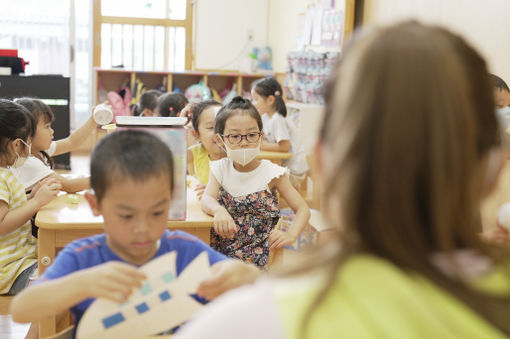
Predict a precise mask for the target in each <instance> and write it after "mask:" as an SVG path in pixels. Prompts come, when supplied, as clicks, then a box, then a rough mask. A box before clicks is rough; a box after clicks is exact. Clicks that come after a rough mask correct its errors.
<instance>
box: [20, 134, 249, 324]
mask: <svg viewBox="0 0 510 340" xmlns="http://www.w3.org/2000/svg"><path fill="white" fill-rule="evenodd" d="M91 185H92V189H93V190H94V193H87V194H86V199H87V200H88V202H89V204H90V207H91V209H92V211H93V212H94V214H95V215H103V218H104V230H105V233H104V234H99V235H94V236H91V237H86V238H83V239H81V240H77V241H74V242H72V243H71V244H69V245H67V246H66V247H65V248H64V249H63V250H62V251H61V252H60V253H59V254H58V255H57V257H56V259H55V261H54V262H53V263H52V264H51V266H50V267H48V269H47V270H46V271H45V272H44V274H43V275H42V276H41V277H40V278H39V279H38V281H37V282H36V283H35V284H34V285H32V286H30V287H29V288H28V289H26V290H25V291H24V292H23V294H21V295H19V296H18V297H17V298H16V299H14V300H13V301H12V304H11V313H12V317H13V320H15V321H16V322H34V321H37V320H41V319H43V318H45V317H48V316H52V315H56V314H58V313H60V312H63V311H65V310H67V309H68V308H71V312H72V314H73V316H74V320H75V323H76V324H78V323H79V322H80V319H81V317H82V315H83V313H84V312H85V310H86V309H87V308H88V307H89V305H90V304H91V303H92V302H93V300H94V299H95V298H98V297H101V298H106V299H110V300H112V301H116V302H123V301H125V300H126V299H127V298H128V297H129V295H130V294H131V292H132V291H133V289H135V288H137V287H140V285H141V283H142V281H143V280H144V279H145V276H144V274H143V273H142V272H140V271H139V270H138V269H137V267H138V266H141V265H143V264H145V263H147V262H149V261H150V260H152V259H154V258H156V257H158V256H161V255H163V254H166V253H168V252H171V251H177V268H176V269H177V274H180V273H181V271H182V270H183V269H184V268H185V267H186V266H187V265H188V263H190V262H191V261H192V260H193V259H194V258H195V257H196V256H197V255H199V254H200V253H201V252H203V251H206V252H207V253H208V256H209V261H210V263H211V264H212V265H213V267H212V270H213V272H214V277H212V278H211V279H210V280H208V281H204V282H203V283H202V284H201V286H200V287H199V289H198V294H199V295H201V296H204V297H205V298H207V299H211V298H214V297H216V296H217V295H219V294H221V293H222V292H223V291H224V290H226V289H230V288H233V287H236V286H238V285H240V284H243V283H247V282H251V281H253V280H254V279H255V278H256V277H257V276H258V275H259V270H258V269H257V268H256V267H254V266H250V265H247V264H245V263H242V262H241V261H232V260H227V258H226V257H225V256H223V255H222V254H220V253H218V252H216V251H214V250H212V249H211V248H210V247H208V246H207V245H206V244H204V243H203V242H202V241H200V240H198V239H197V238H195V237H194V236H191V235H188V234H186V233H184V232H181V231H174V232H170V231H168V230H167V218H168V210H169V209H170V199H171V198H172V187H173V185H174V183H173V161H172V153H171V152H170V149H169V148H168V146H167V145H166V144H165V143H164V142H162V141H161V140H159V139H158V138H157V137H156V136H154V135H152V134H150V133H148V132H145V131H133V130H126V131H119V132H114V133H112V134H109V135H108V136H106V137H105V138H103V139H102V140H101V141H100V142H99V143H98V145H97V146H96V148H95V149H94V151H93V154H92V157H91ZM201 301H202V302H203V300H201Z"/></svg>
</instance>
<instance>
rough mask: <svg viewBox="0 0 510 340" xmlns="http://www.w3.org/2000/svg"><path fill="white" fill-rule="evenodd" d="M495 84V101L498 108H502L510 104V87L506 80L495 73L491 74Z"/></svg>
mask: <svg viewBox="0 0 510 340" xmlns="http://www.w3.org/2000/svg"><path fill="white" fill-rule="evenodd" d="M490 78H491V81H492V85H493V86H494V101H495V102H496V108H498V109H501V108H503V107H506V106H510V88H509V87H508V85H507V84H506V82H505V81H504V80H503V79H501V78H500V77H498V76H497V75H495V74H490Z"/></svg>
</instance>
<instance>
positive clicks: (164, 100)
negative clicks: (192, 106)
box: [158, 92, 188, 117]
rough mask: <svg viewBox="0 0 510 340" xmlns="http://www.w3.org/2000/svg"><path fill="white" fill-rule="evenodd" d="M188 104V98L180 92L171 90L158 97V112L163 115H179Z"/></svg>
mask: <svg viewBox="0 0 510 340" xmlns="http://www.w3.org/2000/svg"><path fill="white" fill-rule="evenodd" d="M186 104H188V99H187V98H186V97H185V96H184V95H183V94H182V93H178V92H169V93H165V94H163V95H161V96H160V97H159V98H158V113H159V115H160V116H161V117H178V116H179V112H181V110H182V109H184V107H185V106H186Z"/></svg>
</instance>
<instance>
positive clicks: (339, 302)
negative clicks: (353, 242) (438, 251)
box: [275, 255, 509, 338]
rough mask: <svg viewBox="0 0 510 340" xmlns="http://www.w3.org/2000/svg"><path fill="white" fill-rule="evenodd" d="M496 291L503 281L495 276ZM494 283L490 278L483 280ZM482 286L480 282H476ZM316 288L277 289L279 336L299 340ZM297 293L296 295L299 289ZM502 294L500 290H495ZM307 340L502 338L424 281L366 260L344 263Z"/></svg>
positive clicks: (382, 262) (367, 257)
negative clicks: (282, 332) (281, 330)
mask: <svg viewBox="0 0 510 340" xmlns="http://www.w3.org/2000/svg"><path fill="white" fill-rule="evenodd" d="M499 278H500V280H499V282H498V283H497V284H498V285H505V286H506V291H507V295H508V287H509V281H508V278H506V279H505V280H503V276H502V275H501V276H500V277H499ZM488 279H489V280H490V281H493V283H496V282H495V281H497V280H494V275H490V276H489V277H488ZM481 281H484V278H482V279H481ZM319 286H320V285H319V284H310V282H309V283H308V284H304V285H301V286H300V287H299V286H298V285H295V286H294V287H293V288H292V289H290V290H289V288H288V287H284V286H282V285H279V286H278V285H277V286H276V287H277V288H276V290H275V292H276V294H275V295H276V296H277V301H278V302H277V304H278V305H279V306H280V310H281V313H282V314H281V315H282V317H283V324H284V327H285V333H286V335H287V337H289V338H296V337H302V335H301V334H300V325H301V320H303V316H304V313H305V312H306V310H307V309H308V306H309V304H310V303H311V301H312V300H313V298H314V297H315V293H316V292H317V289H318V287H319ZM300 288H301V289H300ZM500 288H502V287H500ZM306 336H307V337H312V338H506V336H505V335H504V334H502V333H501V332H500V331H499V330H498V329H496V328H494V326H492V325H491V324H489V323H488V322H487V321H486V320H485V319H483V318H482V317H480V316H479V315H478V314H476V313H475V312H474V311H473V310H472V309H471V308H469V307H468V306H466V305H465V304H464V303H462V302H461V301H459V300H458V299H457V298H455V297H454V296H452V295H451V294H450V293H448V292H446V291H444V290H443V289H441V288H439V287H438V286H437V285H435V284H433V283H432V282H430V281H429V280H428V279H425V278H424V277H422V276H421V275H417V274H411V273H409V272H405V271H403V270H401V269H400V268H398V267H396V266H395V265H393V264H392V263H390V262H388V261H386V260H383V259H381V258H377V257H375V256H370V255H358V256H354V257H352V258H350V259H348V260H347V261H346V262H345V263H344V265H343V266H342V267H341V270H340V271H339V273H338V274H337V282H336V283H335V285H334V287H333V289H332V290H331V291H330V292H329V294H328V296H327V298H326V299H325V300H324V302H323V303H322V304H321V305H320V306H319V307H318V309H316V311H315V312H314V314H313V316H312V318H311V321H310V323H309V326H308V333H307V334H306Z"/></svg>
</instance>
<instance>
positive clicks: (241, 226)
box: [202, 97, 310, 267]
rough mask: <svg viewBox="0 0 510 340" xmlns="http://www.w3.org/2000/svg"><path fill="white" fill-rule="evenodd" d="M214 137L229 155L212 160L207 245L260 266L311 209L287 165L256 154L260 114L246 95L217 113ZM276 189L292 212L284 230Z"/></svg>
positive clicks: (301, 224) (206, 196) (291, 236)
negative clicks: (289, 224)
mask: <svg viewBox="0 0 510 340" xmlns="http://www.w3.org/2000/svg"><path fill="white" fill-rule="evenodd" d="M214 132H215V133H216V142H217V143H218V144H219V145H223V147H224V148H225V149H226V153H227V158H223V159H220V160H217V161H213V162H211V164H210V167H211V174H212V176H209V182H208V183H207V187H206V189H205V193H204V196H203V198H202V209H203V210H204V211H205V212H206V213H208V214H210V215H213V216H214V229H211V246H212V247H213V248H214V249H216V250H218V251H220V252H222V253H223V254H226V255H227V256H230V257H234V258H239V259H242V260H243V261H246V262H249V263H254V264H256V265H257V266H261V267H264V266H266V264H267V260H268V257H269V249H272V248H280V247H283V246H285V245H290V244H293V243H294V242H295V241H296V239H297V237H298V235H299V233H300V232H301V231H302V230H303V228H304V227H305V225H306V223H307V221H308V219H309V217H310V209H309V208H308V206H307V205H306V202H305V201H304V199H303V198H302V197H301V196H300V195H299V193H298V192H297V191H296V189H294V187H293V186H292V185H291V183H290V181H289V177H288V176H287V174H286V170H285V168H283V167H280V166H278V165H276V164H274V163H271V162H270V161H268V160H259V159H256V156H257V154H258V153H259V152H260V140H261V136H262V135H263V132H262V120H261V119H260V115H259V114H258V112H257V109H256V108H255V107H254V106H253V105H252V104H251V103H250V101H248V100H246V99H243V98H241V97H235V98H234V99H233V100H232V101H231V102H230V103H229V104H227V105H226V106H224V107H223V108H222V109H221V110H220V112H218V115H217V116H216V124H215V126H214ZM275 190H278V191H279V192H280V194H281V195H282V196H283V198H284V199H285V200H286V201H287V202H288V204H289V206H290V208H291V209H292V210H293V211H294V212H295V213H296V217H295V219H294V223H293V225H292V227H291V229H290V230H289V231H288V232H282V231H280V230H275V229H274V227H275V225H276V223H277V222H278V219H279V217H280V210H279V207H278V196H277V194H276V193H275V192H274V191H275Z"/></svg>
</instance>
